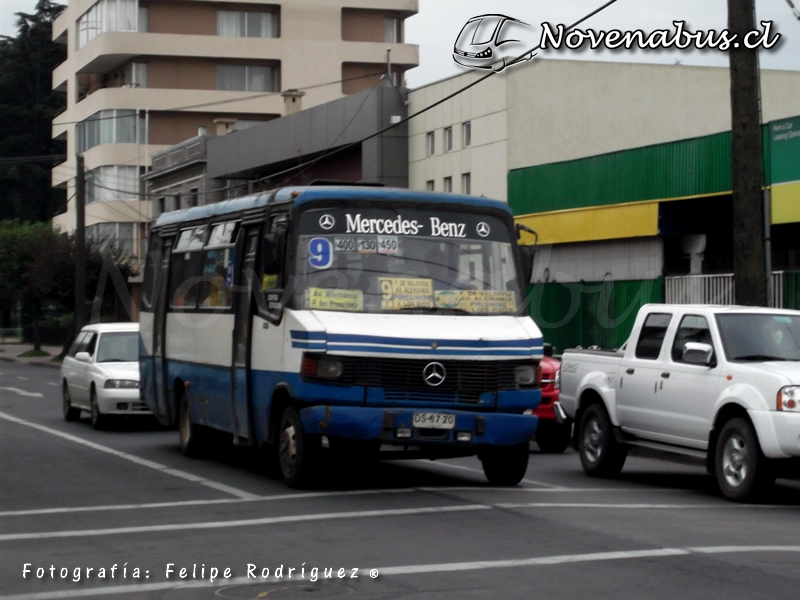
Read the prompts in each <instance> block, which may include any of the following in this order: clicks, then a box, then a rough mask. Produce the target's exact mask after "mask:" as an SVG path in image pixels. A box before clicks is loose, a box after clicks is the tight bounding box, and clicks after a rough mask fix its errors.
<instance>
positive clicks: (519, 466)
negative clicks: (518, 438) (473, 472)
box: [480, 442, 530, 485]
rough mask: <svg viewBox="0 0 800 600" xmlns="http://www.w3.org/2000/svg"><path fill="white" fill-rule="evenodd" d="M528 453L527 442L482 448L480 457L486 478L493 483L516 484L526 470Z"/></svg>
mask: <svg viewBox="0 0 800 600" xmlns="http://www.w3.org/2000/svg"><path fill="white" fill-rule="evenodd" d="M529 454H530V450H529V449H528V444H527V442H526V443H524V444H516V445H514V446H501V447H496V448H486V449H484V450H483V451H482V452H481V453H480V459H481V464H482V465H483V472H484V474H485V475H486V479H488V480H489V483H492V484H494V485H517V484H518V483H519V482H520V481H522V478H523V477H525V472H526V471H527V470H528V455H529Z"/></svg>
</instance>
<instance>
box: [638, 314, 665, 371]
mask: <svg viewBox="0 0 800 600" xmlns="http://www.w3.org/2000/svg"><path fill="white" fill-rule="evenodd" d="M670 320H672V315H669V314H664V313H651V314H649V315H647V318H646V319H645V321H644V325H643V326H642V333H641V334H640V335H639V341H638V342H637V344H636V358H645V359H648V360H656V359H657V358H658V355H659V354H660V353H661V345H662V344H663V343H664V337H665V336H666V334H667V327H669V322H670Z"/></svg>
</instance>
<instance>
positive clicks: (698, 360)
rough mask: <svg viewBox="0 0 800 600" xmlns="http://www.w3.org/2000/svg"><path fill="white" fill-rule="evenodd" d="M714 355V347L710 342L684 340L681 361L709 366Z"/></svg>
mask: <svg viewBox="0 0 800 600" xmlns="http://www.w3.org/2000/svg"><path fill="white" fill-rule="evenodd" d="M713 355H714V348H712V346H711V344H701V343H699V342H686V345H685V346H684V347H683V362H687V363H689V364H692V365H705V366H710V365H711V361H712V358H713Z"/></svg>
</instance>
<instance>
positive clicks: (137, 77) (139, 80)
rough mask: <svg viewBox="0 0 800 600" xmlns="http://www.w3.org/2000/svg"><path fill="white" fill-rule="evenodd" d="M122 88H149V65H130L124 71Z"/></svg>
mask: <svg viewBox="0 0 800 600" xmlns="http://www.w3.org/2000/svg"><path fill="white" fill-rule="evenodd" d="M122 87H140V88H146V87H147V63H130V64H129V65H127V66H126V67H125V68H124V69H123V70H122Z"/></svg>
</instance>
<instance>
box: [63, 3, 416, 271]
mask: <svg viewBox="0 0 800 600" xmlns="http://www.w3.org/2000/svg"><path fill="white" fill-rule="evenodd" d="M417 8H418V0H284V1H275V2H266V1H262V0H250V1H249V2H233V1H230V0H214V1H213V2H212V1H209V0H96V1H95V0H69V4H68V6H67V9H66V10H65V11H64V13H63V14H62V15H61V16H60V17H59V18H58V19H57V20H56V22H55V24H54V26H53V39H54V40H55V41H56V42H59V43H63V44H66V45H67V48H68V51H67V60H66V61H64V62H63V63H62V64H61V65H59V66H58V67H57V68H56V69H55V71H54V72H53V87H54V89H56V90H60V91H63V92H66V95H67V108H66V110H65V111H64V112H63V113H61V114H60V115H59V116H58V117H56V118H55V119H54V120H53V136H54V137H55V138H57V139H61V140H65V141H66V142H67V156H68V158H67V160H66V162H64V163H62V164H60V165H58V166H56V167H55V168H54V169H53V185H54V186H55V187H61V188H64V189H66V190H67V197H68V198H69V201H68V203H67V207H66V212H64V213H63V214H60V215H58V216H57V217H56V218H55V219H54V224H55V225H57V226H59V227H60V228H61V229H62V230H65V231H72V230H73V229H74V228H75V216H76V214H75V206H74V204H75V203H74V193H75V174H76V156H77V154H78V153H81V154H83V156H84V161H85V169H86V202H87V204H86V226H87V235H88V236H89V237H92V236H97V237H102V239H104V240H110V241H111V242H112V243H114V244H116V245H118V247H119V248H120V249H121V250H123V251H124V252H126V253H128V254H131V255H133V256H140V255H141V253H142V252H143V249H144V243H145V233H146V228H147V223H148V221H149V220H150V218H151V216H152V214H153V210H152V202H151V199H150V198H148V197H147V196H144V195H143V189H144V188H143V186H142V184H141V179H140V177H141V175H142V174H143V173H144V172H145V171H146V170H147V168H148V167H149V165H150V164H151V156H152V155H153V154H154V153H155V152H158V151H161V150H164V149H166V148H168V147H170V146H173V145H175V144H178V143H179V142H182V141H184V140H186V139H189V138H192V137H193V136H196V135H198V134H199V133H204V132H208V133H214V132H215V131H217V129H218V128H224V129H230V128H233V129H239V128H245V127H248V126H250V125H252V124H255V123H258V122H262V121H266V120H270V119H274V118H276V117H280V116H281V115H283V114H286V113H287V112H294V111H295V110H296V109H297V105H296V103H297V102H302V104H303V108H308V107H311V106H315V105H318V104H322V103H324V102H329V101H331V100H335V99H337V98H340V97H342V96H344V95H347V94H351V93H355V92H359V91H361V90H364V89H366V88H369V87H371V86H373V85H376V84H377V83H378V82H379V81H380V78H381V76H382V75H383V74H385V73H386V72H387V49H390V50H391V54H390V57H391V67H392V69H391V70H392V73H393V77H394V78H395V80H396V82H398V83H399V82H402V78H403V74H404V72H405V71H406V70H408V69H410V68H413V67H415V66H416V65H417V64H418V62H419V59H418V50H417V47H416V46H411V45H408V44H405V43H403V31H404V21H405V19H406V18H408V17H410V16H412V15H414V14H415V13H416V12H417ZM286 90H299V91H302V92H304V94H300V93H294V92H290V93H288V94H283V96H282V94H281V92H285V91H286ZM265 143H269V140H265ZM171 201H172V202H173V204H174V203H177V204H176V205H175V206H174V208H182V207H186V206H190V205H191V203H200V204H203V203H205V199H204V198H195V197H186V198H180V197H179V198H171Z"/></svg>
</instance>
